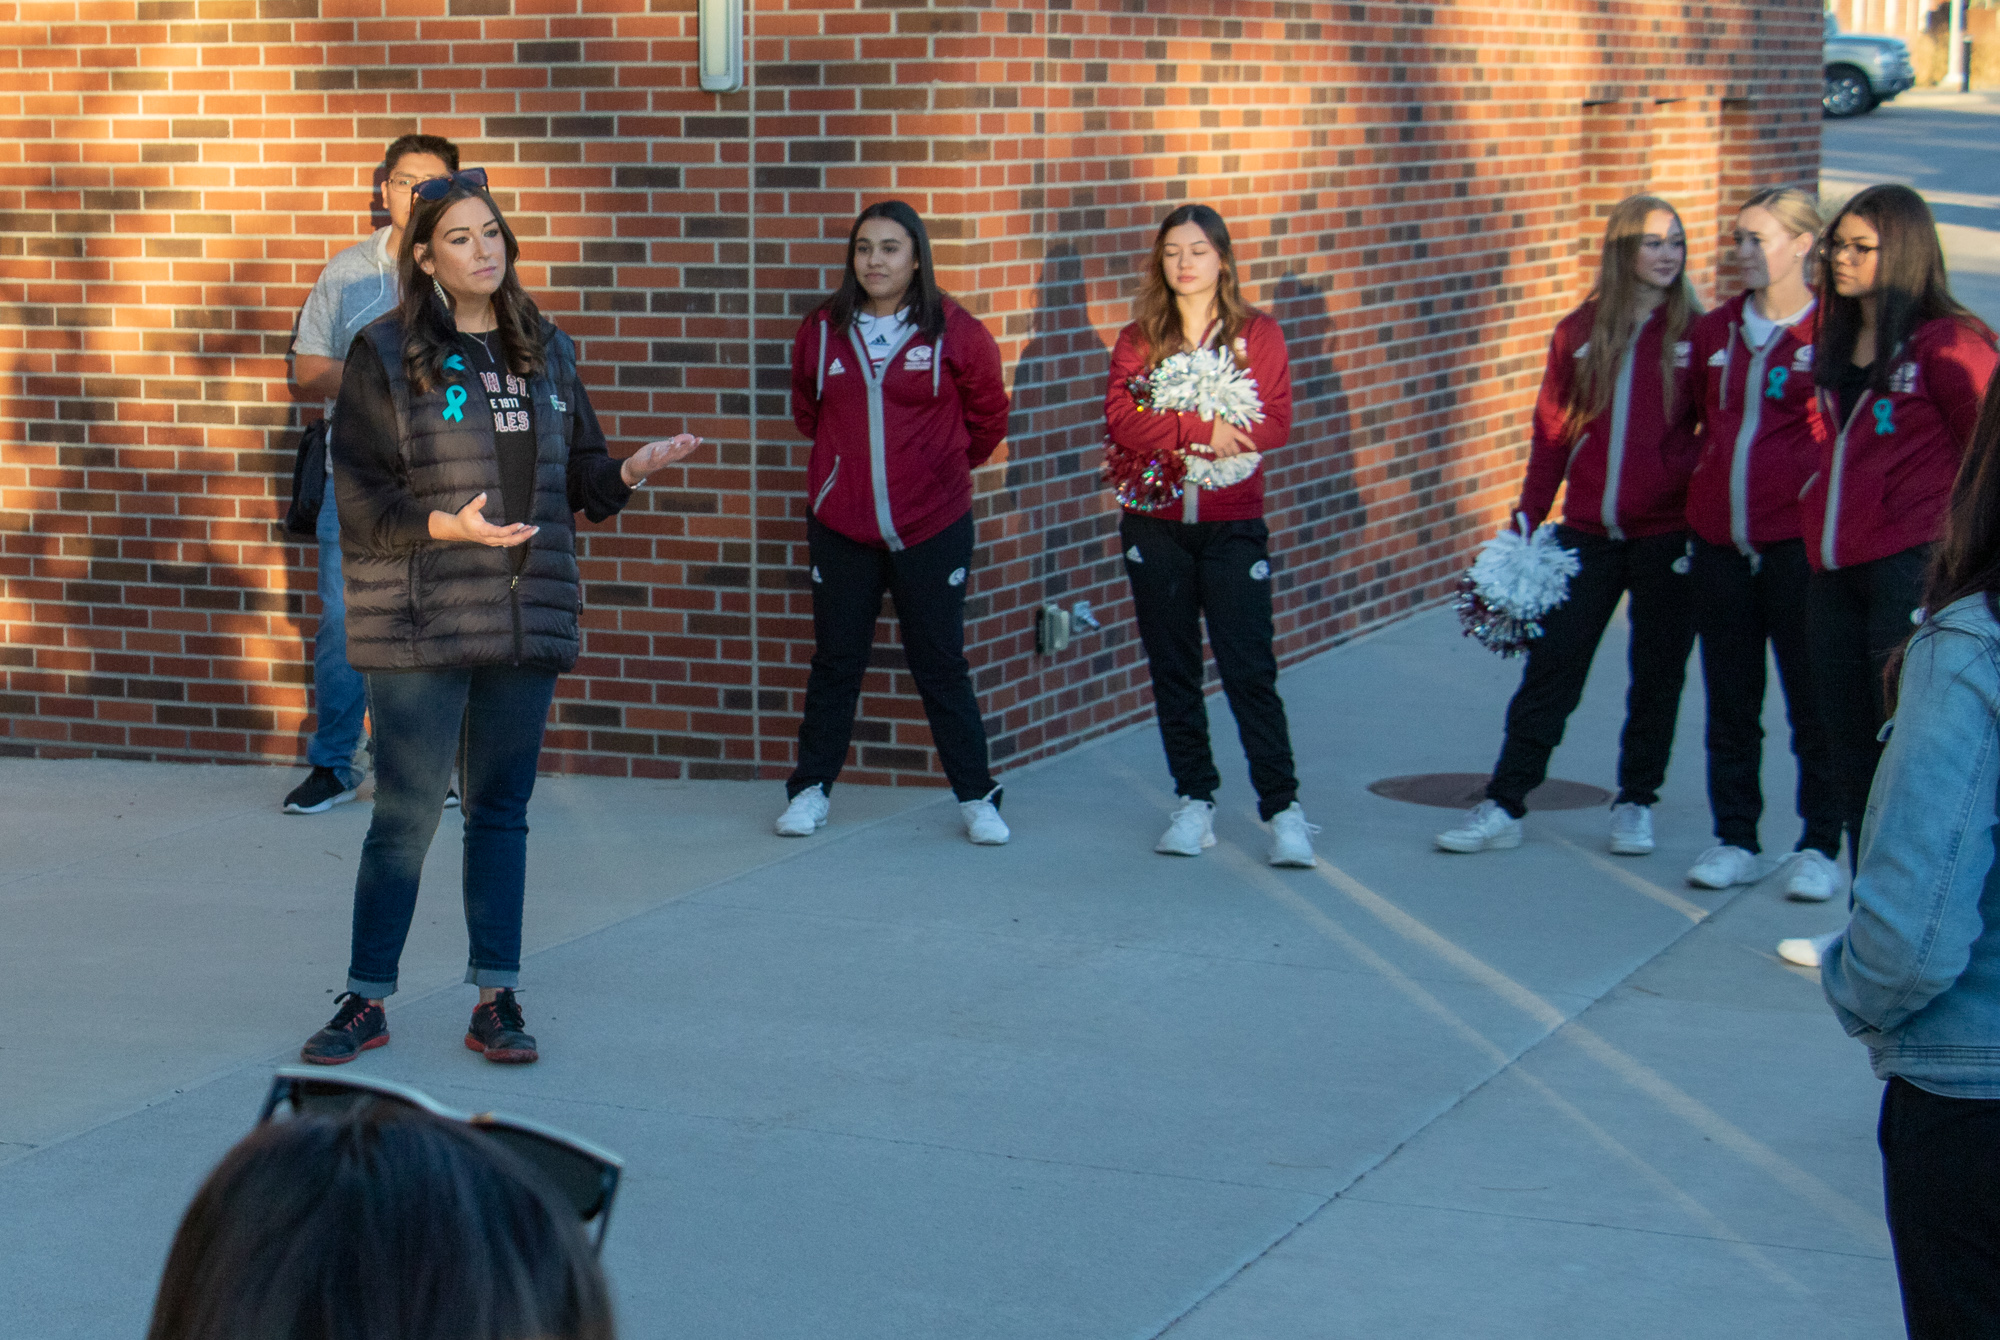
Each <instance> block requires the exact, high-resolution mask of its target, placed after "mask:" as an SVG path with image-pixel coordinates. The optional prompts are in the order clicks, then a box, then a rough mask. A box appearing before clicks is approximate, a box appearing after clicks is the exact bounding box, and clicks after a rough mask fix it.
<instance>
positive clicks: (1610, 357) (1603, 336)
mask: <svg viewBox="0 0 2000 1340" xmlns="http://www.w3.org/2000/svg"><path fill="white" fill-rule="evenodd" d="M1662 210H1664V211H1665V212H1666V213H1668V214H1671V215H1673V219H1674V223H1675V224H1676V225H1677V226H1680V229H1681V237H1682V238H1683V239H1685V238H1686V237H1687V228H1686V227H1685V226H1684V225H1681V216H1680V212H1679V211H1678V210H1676V209H1675V208H1674V207H1673V206H1672V205H1670V204H1668V203H1667V202H1666V201H1664V200H1662V199H1660V197H1658V196H1656V195H1634V196H1627V197H1626V198H1625V199H1623V200H1620V201H1619V202H1618V203H1617V204H1616V205H1615V206H1613V207H1612V210H1611V217H1610V218H1609V219H1607V220H1605V223H1604V249H1603V252H1602V254H1601V256H1600V257H1599V261H1598V268H1597V283H1596V284H1594V285H1593V286H1592V287H1591V290H1590V301H1591V302H1594V303H1596V304H1597V311H1596V314H1595V315H1594V316H1593V318H1592V320H1591V323H1590V343H1589V347H1588V348H1586V349H1585V350H1584V352H1583V357H1582V358H1581V359H1580V360H1579V362H1580V363H1581V364H1582V366H1581V367H1579V368H1578V369H1577V378H1576V381H1575V382H1573V383H1572V384H1571V386H1570V392H1569V403H1568V404H1567V405H1565V406H1564V407H1563V408H1564V411H1565V419H1566V422H1567V425H1568V428H1569V432H1570V435H1571V436H1572V437H1574V436H1575V435H1576V434H1577V433H1580V432H1582V431H1583V426H1584V425H1585V424H1587V423H1589V422H1590V421H1591V420H1592V419H1594V418H1596V417H1597V416H1598V415H1600V414H1602V413H1604V412H1605V411H1606V410H1608V409H1610V408H1611V397H1612V393H1613V392H1614V391H1615V390H1616V389H1617V385H1618V364H1619V363H1620V361H1622V360H1623V359H1624V357H1625V347H1626V345H1628V344H1630V343H1631V342H1632V341H1633V340H1635V339H1637V338H1639V328H1640V326H1643V325H1644V324H1645V323H1644V322H1639V323H1637V324H1634V323H1633V322H1632V320H1631V315H1630V314H1631V311H1632V303H1633V300H1634V299H1635V298H1636V297H1637V296H1638V289H1639V273H1638V271H1639V243H1640V242H1641V241H1642V240H1643V239H1644V238H1645V236H1646V220H1647V219H1648V218H1649V217H1651V216H1652V215H1653V214H1654V213H1656V212H1659V211H1662ZM1660 306H1661V307H1662V308H1663V309H1664V311H1663V315H1664V316H1665V318H1666V323H1667V324H1666V330H1665V331H1664V332H1663V334H1662V337H1661V340H1660V383H1661V387H1662V391H1663V393H1664V398H1665V404H1666V408H1667V413H1668V414H1669V415H1671V414H1672V413H1673V409H1674V346H1675V345H1676V344H1678V343H1680V338H1681V333H1682V332H1683V331H1685V330H1686V329H1687V328H1688V325H1689V323H1690V322H1692V321H1693V320H1694V319H1695V318H1696V317H1698V316H1700V315H1701V303H1700V302H1699V301H1698V300H1697V299H1696V298H1695V296H1694V286H1693V285H1691V284H1689V283H1688V277H1687V263H1686V262H1685V261H1683V262H1682V264H1681V272H1680V273H1679V274H1678V275H1676V276H1674V282H1673V283H1671V284H1669V285H1668V286H1667V296H1666V297H1665V298H1664V299H1663V300H1662V301H1661V304H1660Z"/></svg>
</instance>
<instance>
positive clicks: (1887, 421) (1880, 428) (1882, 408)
mask: <svg viewBox="0 0 2000 1340" xmlns="http://www.w3.org/2000/svg"><path fill="white" fill-rule="evenodd" d="M1874 413H1875V436H1877V437H1887V436H1889V434H1891V433H1893V432H1895V431H1896V420H1895V417H1894V416H1895V413H1896V407H1895V406H1894V405H1892V404H1890V403H1889V402H1888V401H1886V400H1878V401H1876V402H1875V406H1874Z"/></svg>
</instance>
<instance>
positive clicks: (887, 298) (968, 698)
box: [777, 200, 1008, 846]
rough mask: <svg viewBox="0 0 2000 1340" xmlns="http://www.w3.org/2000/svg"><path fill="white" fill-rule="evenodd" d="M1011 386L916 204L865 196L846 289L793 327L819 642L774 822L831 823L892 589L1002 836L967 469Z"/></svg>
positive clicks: (1002, 423) (925, 685) (929, 708)
mask: <svg viewBox="0 0 2000 1340" xmlns="http://www.w3.org/2000/svg"><path fill="white" fill-rule="evenodd" d="M1007 403H1008V402H1007V388H1006V386H1005V385H1004V384H1003V383H1002V382H1001V380H1000V346H999V345H998V344H996V343H995V342H994V339H993V336H992V335H991V334H989V333H988V332H987V329H986V327H985V326H983V325H981V324H980V323H979V319H978V318H977V317H975V316H973V315H972V313H970V312H968V311H966V310H965V309H964V308H963V307H960V306H959V305H958V304H957V303H955V302H953V301H952V300H951V299H950V298H947V297H946V296H945V295H944V291H943V290H942V289H940V288H939V287H938V285H937V275H936V271H935V270H933V269H932V266H931V243H930V238H929V236H928V235H927V234H926V233H925V231H924V222H923V220H922V219H920V218H918V217H917V212H916V211H915V210H914V209H911V208H910V207H909V206H908V205H906V204H904V203H903V202H902V201H900V200H884V201H882V202H881V203H879V204H874V205H870V206H869V207H868V208H867V209H864V210H862V211H861V216H860V217H859V218H857V219H856V220H855V221H854V228H853V231H851V232H850V233H849V234H848V237H847V270H846V273H845V274H843V275H842V276H841V280H840V287H839V289H837V290H836V291H835V292H834V293H833V295H832V296H831V297H829V298H827V300H826V301H825V302H823V303H821V304H820V305H819V307H818V309H817V310H816V311H814V312H813V314H812V315H811V316H809V317H807V318H806V321H805V324H804V325H803V326H801V327H800V328H799V333H798V338H797V339H796V340H794V341H793V344H792V419H793V421H794V422H795V423H797V424H798V426H799V431H800V432H802V433H804V434H805V435H806V436H807V437H808V438H810V439H811V440H812V444H813V448H812V461H811V464H810V466H809V467H808V470H807V474H806V482H807V492H806V541H807V545H808V548H809V549H810V552H811V560H812V603H813V658H812V671H811V673H810V675H809V676H808V677H807V679H806V710H805V719H804V720H803V721H802V722H800V723H799V757H798V764H797V766H796V767H795V768H793V770H792V775H791V778H790V780H789V781H787V782H786V783H785V796H786V806H785V811H784V813H783V814H781V815H779V816H778V823H777V830H778V832H779V834H780V835H781V836H784V837H806V836H808V835H810V834H811V833H813V832H814V831H816V830H817V829H819V828H820V827H821V826H822V825H824V824H825V823H826V816H827V810H828V807H829V801H828V793H829V792H830V791H831V790H832V789H833V783H834V779H835V778H837V777H839V776H840V771H841V768H842V767H843V766H844V765H845V763H846V762H847V745H848V741H849V739H850V737H851V736H852V735H853V733H854V707H855V703H856V702H857V701H858V700H859V698H860V696H861V679H862V676H863V675H865V674H866V673H867V672H868V655H869V652H870V650H871V649H872V647H873V645H874V642H875V620H876V618H877V617H879V616H880V614H881V612H882V593H883V592H884V591H887V592H889V594H890V595H892V596H893V597H895V601H896V623H897V626H898V628H900V629H901V630H902V637H903V652H904V654H905V656H907V657H908V659H909V667H910V677H911V678H912V679H914V680H915V681H916V684H917V693H918V694H919V695H920V696H921V697H922V698H923V702H924V716H925V717H926V718H927V719H928V720H929V721H930V727H931V740H932V742H933V743H934V744H935V745H936V746H937V752H938V762H939V763H941V764H942V765H943V766H944V775H945V778H946V779H947V780H948V781H949V782H950V783H951V789H952V793H953V794H954V795H956V796H957V797H958V802H959V806H958V807H959V813H960V816H961V817H962V818H963V819H964V821H965V834H966V836H967V837H968V838H970V839H971V840H972V841H973V842H975V843H978V844H980V845H982V846H997V845H999V844H1000V843H1003V842H1005V841H1006V840H1007V837H1008V832H1007V825H1006V822H1005V821H1004V820H1002V819H1001V817H1000V788H999V787H998V786H996V785H994V782H993V774H992V772H991V771H990V770H989V768H988V766H987V755H986V726H985V723H984V722H982V721H981V720H980V717H979V700H978V699H977V698H976V697H974V696H973V692H972V670H971V667H970V666H968V665H967V664H966V660H965V589H966V583H967V576H968V574H969V573H970V572H971V570H972V541H973V525H972V471H973V469H974V467H976V466H979V465H983V464H984V463H985V461H986V458H987V457H988V456H991V455H992V454H993V449H994V448H995V447H997V446H999V445H1000V439H1001V438H1003V437H1005V436H1006V435H1007Z"/></svg>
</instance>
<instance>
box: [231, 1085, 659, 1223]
mask: <svg viewBox="0 0 2000 1340" xmlns="http://www.w3.org/2000/svg"><path fill="white" fill-rule="evenodd" d="M370 1100H379V1101H382V1102H389V1103H401V1104H402V1105H403V1106H405V1107H414V1108H416V1109H417V1110H418V1111H419V1112H428V1113H429V1114H430V1115H431V1116H434V1117H437V1118H439V1119H440V1120H443V1121H450V1122H456V1123H458V1124H459V1125H461V1126H470V1127H472V1128H473V1129H474V1130H476V1131H479V1132H480V1133H481V1134H483V1135H486V1136H489V1137H491V1138H492V1139H493V1140H495V1141H497V1142H498V1143H499V1144H501V1145H504V1146H505V1147H506V1148H507V1149H509V1150H511V1151H513V1152H514V1153H515V1154H518V1155H520V1156H521V1157H522V1158H524V1159H526V1160H527V1161H528V1162H529V1163H531V1164H533V1165H534V1167H535V1168H536V1169H537V1170H539V1171H540V1172H541V1173H542V1175H543V1176H544V1177H547V1178H548V1179H549V1181H550V1183H551V1184H553V1185H554V1187H555V1188H556V1190H558V1191H560V1192H561V1193H562V1195H563V1198H564V1199H565V1200H567V1201H568V1202H569V1204H570V1207H571V1208H572V1209H574V1210H575V1211H576V1213H577V1216H578V1217H579V1218H581V1219H582V1220H583V1222H584V1224H585V1226H586V1227H587V1228H590V1229H592V1230H593V1234H592V1238H591V1245H592V1247H593V1248H594V1249H596V1250H598V1251H602V1250H603V1248H604V1230H605V1226H606V1225H607V1224H609V1223H610V1221H611V1201H612V1198H613V1197H615V1196H616V1195H617V1194H618V1178H619V1175H620V1174H621V1173H623V1171H624V1169H625V1161H624V1160H623V1159H621V1158H619V1157H618V1156H617V1155H616V1154H613V1153H611V1152H610V1151H609V1150H605V1149H600V1148H598V1147H597V1146H596V1145H593V1144H591V1143H590V1142H589V1141H587V1140H580V1139H578V1138H577V1137H576V1136H574V1135H571V1134H569V1133H568V1132H567V1131H559V1130H557V1129H556V1128H555V1127H553V1126H544V1125H542V1124H541V1123H540V1122H538V1121H530V1120H528V1119H527V1118H526V1117H510V1116H504V1115H502V1114H501V1113H498V1112H471V1113H467V1112H455V1111H453V1110H452V1109H451V1108H448V1107H446V1106H444V1104H442V1103H440V1102H438V1101H437V1100H436V1099H434V1098H432V1097H431V1096H430V1095H429V1094H427V1093H424V1092H423V1091H421V1090H419V1089H413V1088H411V1087H409V1086H408V1085H407V1084H398V1083H396V1082H395V1081H393V1080H386V1079H374V1078H371V1077H368V1076H363V1075H354V1076H342V1077H339V1078H334V1077H331V1076H328V1075H326V1074H324V1073H322V1072H320V1071H318V1070H308V1069H306V1068H305V1067H303V1066H285V1067H283V1068H282V1069H280V1070H279V1071H278V1073H277V1074H275V1075H273V1076H272V1077H271V1092H270V1093H269V1095H267V1096H266V1097H265V1099H264V1110H263V1111H262V1112H261V1113H259V1114H258V1116H257V1124H258V1125H259V1126H261V1125H263V1124H264V1123H265V1122H267V1121H270V1120H271V1119H272V1117H273V1116H274V1115H275V1114H276V1113H277V1111H278V1109H279V1108H280V1107H286V1108H288V1109H289V1110H290V1112H291V1113H292V1115H294V1116H309V1117H344V1116H346V1115H347V1114H348V1113H350V1112H352V1111H353V1110H354V1109H355V1108H357V1107H359V1106H361V1105H362V1104H363V1103H366V1102H368V1101H370Z"/></svg>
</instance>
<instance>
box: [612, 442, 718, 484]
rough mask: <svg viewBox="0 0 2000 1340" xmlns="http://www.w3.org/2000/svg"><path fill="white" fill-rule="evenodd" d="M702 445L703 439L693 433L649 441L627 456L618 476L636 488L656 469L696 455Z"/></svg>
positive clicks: (661, 468) (619, 468)
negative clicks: (695, 450)
mask: <svg viewBox="0 0 2000 1340" xmlns="http://www.w3.org/2000/svg"><path fill="white" fill-rule="evenodd" d="M700 445H701V439H700V438H698V437H696V436H695V435H694V434H693V433H676V434H674V435H673V436H672V437H670V438H667V439H666V440H665V441H663V442H648V443H647V444H646V445H645V446H643V447H641V448H639V449H638V450H637V451H635V452H633V453H632V454H631V455H630V456H627V457H626V458H625V460H624V463H623V464H621V465H620V466H619V467H618V477H619V478H621V479H623V480H624V481H625V487H626V488H632V489H635V488H637V487H639V485H641V484H643V483H644V482H645V480H646V476H647V475H650V474H652V473H653V472H654V471H655V470H664V469H665V468H666V467H667V466H669V465H672V464H673V463H674V462H676V461H684V460H686V459H687V458H688V457H690V456H692V455H694V449H695V448H696V447H698V446H700Z"/></svg>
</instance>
